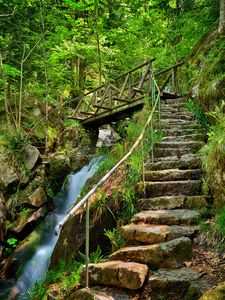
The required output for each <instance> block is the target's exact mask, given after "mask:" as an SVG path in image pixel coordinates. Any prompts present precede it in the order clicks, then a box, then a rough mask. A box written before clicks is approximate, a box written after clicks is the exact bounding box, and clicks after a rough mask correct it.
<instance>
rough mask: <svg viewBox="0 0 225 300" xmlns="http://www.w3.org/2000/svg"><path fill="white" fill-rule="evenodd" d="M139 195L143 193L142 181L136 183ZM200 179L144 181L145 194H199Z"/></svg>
mask: <svg viewBox="0 0 225 300" xmlns="http://www.w3.org/2000/svg"><path fill="white" fill-rule="evenodd" d="M137 189H138V191H139V193H140V195H143V194H144V186H143V182H140V183H138V184H137ZM201 191H202V189H201V181H200V180H177V181H155V182H149V181H147V182H145V194H146V195H145V196H146V197H148V198H152V197H154V198H155V197H161V196H178V195H185V196H194V195H200V194H201Z"/></svg>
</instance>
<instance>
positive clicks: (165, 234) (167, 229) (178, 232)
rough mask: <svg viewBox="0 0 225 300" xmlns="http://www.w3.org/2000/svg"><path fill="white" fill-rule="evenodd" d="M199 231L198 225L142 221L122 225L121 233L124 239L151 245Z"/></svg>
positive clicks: (190, 236) (191, 235) (188, 235)
mask: <svg viewBox="0 0 225 300" xmlns="http://www.w3.org/2000/svg"><path fill="white" fill-rule="evenodd" d="M197 232H198V226H167V225H149V224H145V223H141V224H129V225H126V226H123V227H121V235H122V237H123V238H124V239H126V240H128V241H138V242H142V243H145V244H149V245H150V244H156V243H162V242H167V241H170V240H174V239H177V238H180V237H184V236H186V237H189V238H193V237H194V236H195V235H196V233H197Z"/></svg>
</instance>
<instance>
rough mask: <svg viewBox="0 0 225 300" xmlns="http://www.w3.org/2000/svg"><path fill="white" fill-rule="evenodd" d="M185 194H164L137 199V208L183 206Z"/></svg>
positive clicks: (149, 208)
mask: <svg viewBox="0 0 225 300" xmlns="http://www.w3.org/2000/svg"><path fill="white" fill-rule="evenodd" d="M184 203H185V196H183V195H181V196H164V197H156V198H147V199H139V200H138V210H139V211H142V210H161V209H175V208H184Z"/></svg>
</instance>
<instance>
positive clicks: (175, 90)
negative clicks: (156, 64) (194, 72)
mask: <svg viewBox="0 0 225 300" xmlns="http://www.w3.org/2000/svg"><path fill="white" fill-rule="evenodd" d="M183 63H184V62H179V63H177V64H175V65H173V66H171V67H169V68H166V69H163V70H161V71H158V72H155V73H154V75H155V78H157V82H158V84H159V89H160V91H161V93H162V92H163V91H164V92H168V93H170V94H174V95H179V81H178V76H177V75H178V68H179V67H180V66H181V65H182V64H183ZM165 88H166V90H165Z"/></svg>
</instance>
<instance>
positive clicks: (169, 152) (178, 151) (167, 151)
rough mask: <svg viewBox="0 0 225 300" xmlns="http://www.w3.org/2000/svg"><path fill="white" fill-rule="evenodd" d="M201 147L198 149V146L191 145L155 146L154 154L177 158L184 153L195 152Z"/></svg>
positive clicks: (159, 156)
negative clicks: (176, 146) (174, 146)
mask: <svg viewBox="0 0 225 300" xmlns="http://www.w3.org/2000/svg"><path fill="white" fill-rule="evenodd" d="M200 148H201V147H198V149H196V148H194V147H191V146H187V147H181V148H160V147H155V148H154V156H155V157H156V158H161V157H168V156H175V159H178V158H180V157H181V156H182V155H184V154H194V153H196V152H197V151H198V150H199V149H200Z"/></svg>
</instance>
